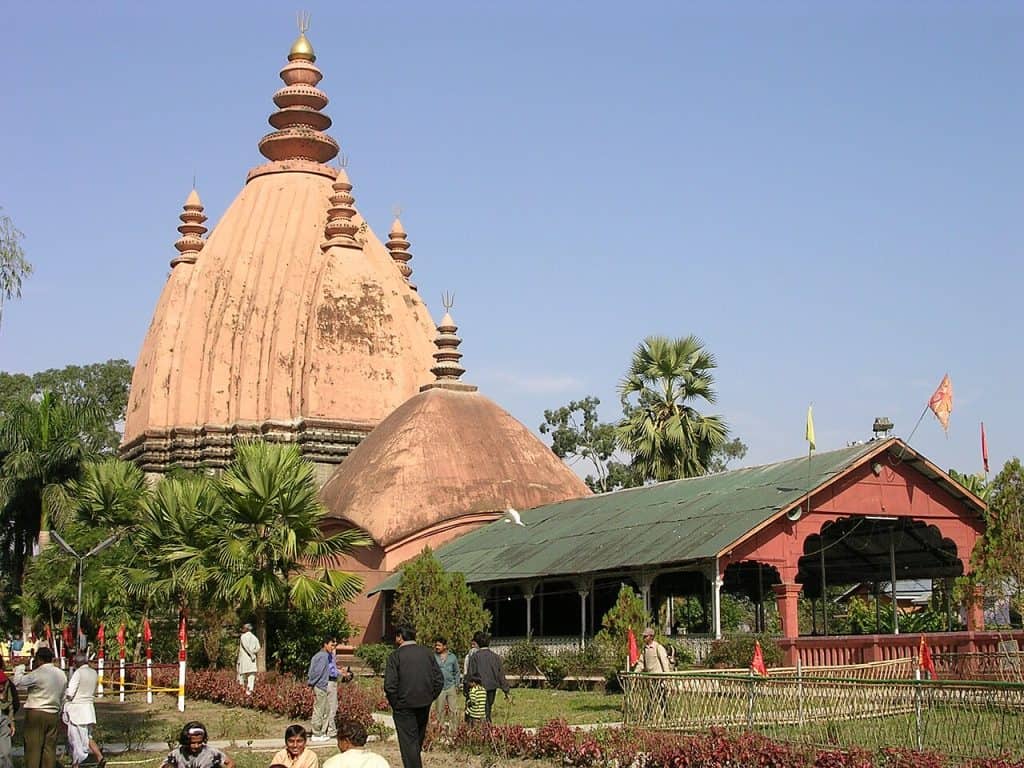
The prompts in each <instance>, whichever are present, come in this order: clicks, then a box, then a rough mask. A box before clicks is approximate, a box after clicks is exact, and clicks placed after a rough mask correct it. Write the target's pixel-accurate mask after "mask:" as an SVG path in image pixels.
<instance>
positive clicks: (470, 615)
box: [393, 547, 491, 656]
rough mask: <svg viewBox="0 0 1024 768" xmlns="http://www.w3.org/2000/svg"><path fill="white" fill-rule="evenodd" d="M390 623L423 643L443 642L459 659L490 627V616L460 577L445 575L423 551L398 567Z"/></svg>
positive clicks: (433, 559)
mask: <svg viewBox="0 0 1024 768" xmlns="http://www.w3.org/2000/svg"><path fill="white" fill-rule="evenodd" d="M393 621H394V623H395V624H396V625H398V624H408V625H411V626H413V627H415V628H416V632H417V635H418V637H419V639H420V640H421V641H422V642H423V643H430V642H432V641H433V640H434V638H435V637H444V638H446V639H447V640H448V647H449V648H450V649H451V650H452V651H453V652H454V653H456V654H458V655H460V656H461V655H463V654H465V653H466V651H468V650H469V642H470V640H472V638H473V634H474V633H476V632H480V631H483V630H486V629H487V628H489V627H490V626H491V614H490V612H489V611H487V610H485V609H484V603H483V600H482V599H481V598H480V596H479V595H478V594H477V593H476V592H474V591H473V590H472V589H470V588H469V586H467V584H466V582H465V579H464V578H463V576H462V574H461V573H448V572H446V571H445V570H444V567H443V566H442V565H441V562H440V561H439V560H438V559H437V558H436V557H434V553H433V552H432V551H431V550H430V547H426V548H424V550H423V552H421V553H420V554H419V555H418V556H417V557H415V558H414V559H412V560H410V561H409V562H407V563H406V564H405V565H403V566H402V578H401V581H400V582H399V584H398V588H397V589H396V590H395V604H394V612H393Z"/></svg>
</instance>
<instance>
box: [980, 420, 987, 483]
mask: <svg viewBox="0 0 1024 768" xmlns="http://www.w3.org/2000/svg"><path fill="white" fill-rule="evenodd" d="M981 464H982V466H984V467H985V474H986V475H987V474H988V440H987V439H986V438H985V422H984V421H983V422H981Z"/></svg>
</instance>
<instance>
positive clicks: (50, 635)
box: [44, 624, 53, 648]
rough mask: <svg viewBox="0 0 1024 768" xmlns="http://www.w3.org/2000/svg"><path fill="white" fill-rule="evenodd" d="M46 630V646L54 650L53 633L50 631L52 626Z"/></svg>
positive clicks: (48, 626) (46, 627)
mask: <svg viewBox="0 0 1024 768" xmlns="http://www.w3.org/2000/svg"><path fill="white" fill-rule="evenodd" d="M44 629H45V630H46V644H47V645H48V646H49V647H50V648H53V632H51V631H50V625H49V624H47V625H46V626H45V627H44Z"/></svg>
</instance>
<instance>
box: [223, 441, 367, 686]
mask: <svg viewBox="0 0 1024 768" xmlns="http://www.w3.org/2000/svg"><path fill="white" fill-rule="evenodd" d="M217 487H218V491H219V495H220V500H221V503H222V504H223V513H222V516H221V520H222V523H221V525H222V530H221V532H220V535H219V537H218V538H219V545H218V546H217V567H216V569H215V571H214V573H213V574H212V577H213V580H214V583H215V584H216V586H217V588H218V591H219V593H220V594H221V595H222V596H223V597H224V598H226V599H228V600H229V601H230V602H232V603H233V604H234V605H240V606H241V607H242V609H243V610H248V611H252V612H253V613H254V614H255V616H256V630H257V633H258V636H259V640H260V645H261V650H260V655H259V658H258V659H257V665H258V667H259V669H260V670H261V671H262V670H264V669H266V647H267V643H266V639H267V637H266V633H267V621H266V619H267V611H268V610H269V609H271V608H278V607H285V606H293V607H296V608H301V609H307V610H308V609H314V608H320V607H326V606H330V605H336V604H337V603H341V602H345V601H348V600H352V599H353V598H355V597H356V596H357V595H358V594H359V592H360V590H361V589H362V580H361V579H360V578H358V577H357V576H354V575H353V574H351V573H345V572H343V571H339V570H335V569H334V568H332V565H334V564H335V563H336V562H337V559H338V558H339V557H341V556H343V555H346V554H348V553H350V552H351V551H352V550H353V549H354V548H355V547H361V546H366V545H367V544H369V543H370V539H369V537H368V536H367V535H366V534H365V533H363V532H362V531H358V530H353V529H350V530H345V531H342V532H341V533H338V534H335V535H333V536H325V535H324V533H323V531H322V530H321V529H320V522H321V521H322V520H323V518H324V515H325V513H326V510H325V509H324V506H323V504H322V503H321V501H320V498H319V495H318V489H317V483H316V479H315V475H314V470H313V465H312V464H310V463H309V462H307V461H305V460H304V459H302V457H301V456H300V455H299V450H298V448H297V447H296V446H294V445H274V444H270V443H262V442H253V443H241V444H239V445H238V446H237V447H236V451H235V460H234V461H233V462H232V464H231V465H230V466H229V467H228V468H227V469H226V470H225V472H224V473H223V474H222V475H221V476H220V477H219V478H218V479H217Z"/></svg>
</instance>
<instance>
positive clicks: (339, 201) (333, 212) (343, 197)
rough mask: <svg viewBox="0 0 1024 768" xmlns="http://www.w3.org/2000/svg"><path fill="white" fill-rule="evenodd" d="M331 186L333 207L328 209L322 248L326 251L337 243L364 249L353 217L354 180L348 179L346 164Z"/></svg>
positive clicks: (354, 210) (345, 246)
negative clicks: (357, 234)
mask: <svg viewBox="0 0 1024 768" xmlns="http://www.w3.org/2000/svg"><path fill="white" fill-rule="evenodd" d="M331 187H332V189H333V190H334V194H333V195H331V197H330V200H331V207H330V208H328V209H327V224H326V225H325V226H324V237H325V238H326V239H325V240H324V241H323V242H322V243H320V249H321V250H323V251H326V250H327V249H329V248H332V247H333V246H335V245H337V246H340V247H342V248H355V249H357V250H362V247H363V246H362V245H361V244H360V243H359V241H358V240H356V233H357V232H358V231H359V225H358V224H356V223H355V221H354V220H353V218H352V217H353V216H355V215H356V209H355V207H354V203H355V201H356V200H355V198H354V197H352V182H350V181H349V180H348V173H347V172H346V171H345V167H344V166H342V167H341V168H339V169H338V178H337V179H335V180H334V184H333V185H331Z"/></svg>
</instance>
